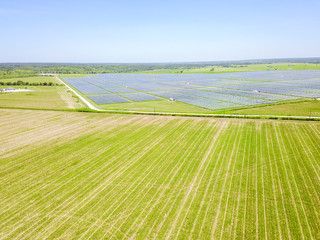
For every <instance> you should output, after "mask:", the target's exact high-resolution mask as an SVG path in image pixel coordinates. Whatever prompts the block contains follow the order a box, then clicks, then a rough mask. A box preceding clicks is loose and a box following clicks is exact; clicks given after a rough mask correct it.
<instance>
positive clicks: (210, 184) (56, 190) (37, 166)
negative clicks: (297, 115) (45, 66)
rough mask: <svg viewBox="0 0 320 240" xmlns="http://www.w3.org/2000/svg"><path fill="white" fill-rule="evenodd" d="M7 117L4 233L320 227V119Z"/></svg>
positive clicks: (2, 160)
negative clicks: (315, 120) (319, 121)
mask: <svg viewBox="0 0 320 240" xmlns="http://www.w3.org/2000/svg"><path fill="white" fill-rule="evenodd" d="M0 120H1V121H0V131H1V138H0V142H1V144H0V186H1V188H0V202H1V205H0V239H103V238H105V239H112V238H116V239H118V238H120V239H127V238H133V239H146V238H147V239H150V238H154V239H319V238H320V234H319V233H320V215H319V214H320V171H319V170H320V123H318V122H303V121H295V122H293V121H272V120H245V119H212V118H187V117H161V116H139V115H111V114H101V113H100V114H98V113H80V112H56V111H32V110H13V109H11V110H9V109H0Z"/></svg>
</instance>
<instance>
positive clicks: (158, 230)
mask: <svg viewBox="0 0 320 240" xmlns="http://www.w3.org/2000/svg"><path fill="white" fill-rule="evenodd" d="M220 124H221V121H219V122H217V126H216V128H219V126H220ZM199 137H200V134H198V135H197V136H196V138H195V141H193V144H192V145H189V147H188V150H187V151H185V154H186V157H184V155H183V156H182V157H183V158H185V159H189V155H190V154H191V153H192V151H191V150H189V149H196V148H199V146H198V145H200V143H201V141H200V140H201V139H198V138H199ZM197 152H198V151H197ZM192 163H193V161H189V162H188V165H187V166H186V168H187V169H188V168H189V167H191V164H192ZM195 166H196V165H195V164H193V165H192V168H191V170H190V171H189V172H188V171H187V170H185V171H183V175H182V176H181V177H180V178H179V181H178V183H177V184H176V186H179V185H181V182H182V181H183V180H184V183H183V185H184V186H186V184H187V180H188V179H189V177H190V174H191V173H192V172H193V169H194V167H195ZM187 173H188V174H187ZM186 174H187V176H185V175H186ZM189 187H190V186H189ZM189 187H188V188H189ZM189 189H190V188H189ZM176 190H177V187H175V188H174V189H173V190H172V192H173V193H174V192H176ZM179 193H180V194H182V192H181V189H180V192H179ZM180 194H177V195H178V196H180ZM170 198H171V197H170ZM176 201H178V198H176V199H174V200H173V201H167V202H166V203H165V204H164V206H163V207H162V209H161V211H160V213H159V214H158V216H157V217H156V220H155V221H153V222H154V223H153V224H152V226H151V227H150V228H149V231H148V233H147V237H148V236H149V235H150V234H151V233H152V231H153V229H154V228H155V226H156V225H157V222H158V221H159V218H160V216H162V215H163V214H164V211H165V209H167V206H168V204H170V208H169V209H168V210H167V211H166V214H165V216H164V217H162V219H161V222H160V223H159V224H158V225H157V226H158V228H157V230H156V233H155V235H154V236H153V237H152V238H158V235H159V233H160V230H161V228H162V226H163V225H164V223H165V221H167V218H168V217H169V213H170V212H171V211H172V209H173V207H174V206H175V203H176Z"/></svg>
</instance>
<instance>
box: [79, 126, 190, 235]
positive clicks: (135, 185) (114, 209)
mask: <svg viewBox="0 0 320 240" xmlns="http://www.w3.org/2000/svg"><path fill="white" fill-rule="evenodd" d="M184 127H187V126H184ZM174 132H176V129H175V128H172V129H171V131H170V132H169V133H168V134H167V135H166V138H165V139H163V142H166V141H167V140H166V139H167V138H169V139H170V138H171V134H172V133H174ZM185 134H186V132H185ZM185 134H184V135H185ZM159 144H160V143H159ZM171 148H174V145H172V147H171ZM162 154H166V152H162ZM162 154H161V155H160V156H158V157H157V159H158V160H159V159H161V158H162ZM165 163H166V162H165V161H163V162H162V166H161V167H163V166H164V165H165ZM151 166H152V167H153V168H151V170H150V172H151V173H152V171H153V170H154V168H158V166H157V165H150V166H149V168H150V167H151ZM161 167H160V168H159V169H161ZM150 172H149V173H148V174H146V175H145V176H144V178H146V177H148V176H149V174H150ZM144 178H143V179H144ZM143 179H142V180H141V179H140V178H138V179H136V180H135V182H133V183H131V184H130V186H131V187H132V186H134V189H133V190H132V191H131V192H130V193H128V194H127V192H128V191H129V190H130V188H128V189H127V190H126V191H125V192H124V193H123V194H122V195H125V196H126V197H125V199H124V200H122V201H121V202H120V203H118V202H117V201H115V202H113V204H112V205H110V206H109V207H108V209H107V210H105V212H104V214H102V215H101V216H100V220H101V219H102V218H103V217H104V216H105V214H107V213H108V211H109V210H110V209H113V210H112V212H111V213H110V214H109V216H110V215H112V214H113V213H114V212H115V211H116V210H117V208H119V207H120V205H121V204H122V203H123V202H124V201H125V200H126V199H127V198H128V197H129V196H130V194H132V193H133V191H134V190H135V189H136V188H138V187H139V186H140V184H142V183H143ZM150 184H151V182H149V183H148V184H147V185H146V186H145V188H148V187H149V185H150ZM145 188H141V190H140V192H145V195H146V194H147V193H148V191H144V189H145ZM136 195H137V196H136V197H140V199H143V196H140V193H139V194H136ZM118 199H120V198H118ZM118 199H117V200H118ZM134 200H135V199H133V200H132V202H135V201H134ZM115 205H116V207H115V208H114V206H115ZM130 206H131V205H129V206H128V207H130ZM106 221H107V219H104V220H102V223H101V224H103V223H105V222H106ZM112 225H113V226H114V225H115V224H114V223H113V224H112ZM93 226H94V224H93V225H92V227H93ZM100 226H101V225H100ZM92 227H91V228H92ZM91 228H89V229H87V231H86V232H85V233H83V235H82V236H81V237H80V239H82V238H83V237H85V235H86V234H87V233H88V232H89V231H90V230H91ZM119 229H120V228H119ZM94 233H95V232H93V233H92V234H91V235H90V236H89V238H90V237H92V235H93V234H94ZM125 235H127V234H125Z"/></svg>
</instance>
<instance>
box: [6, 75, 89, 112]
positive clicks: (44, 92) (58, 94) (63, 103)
mask: <svg viewBox="0 0 320 240" xmlns="http://www.w3.org/2000/svg"><path fill="white" fill-rule="evenodd" d="M0 81H3V82H4V83H7V82H11V83H12V82H17V81H24V82H29V83H44V82H46V83H49V82H52V83H54V84H62V83H61V82H60V81H59V80H58V79H57V78H55V77H47V76H39V77H24V78H9V79H3V80H0ZM7 87H10V88H15V89H20V88H22V89H24V88H25V86H23V85H19V86H13V85H10V86H8V85H4V86H0V89H1V88H7ZM27 88H28V90H31V91H23V92H13V93H8V92H6V93H0V107H2V108H41V109H77V108H85V107H86V106H85V104H83V103H82V102H81V101H80V100H79V99H78V98H77V97H75V96H74V94H73V93H72V92H71V91H69V90H68V89H67V88H66V87H65V86H62V85H60V86H27Z"/></svg>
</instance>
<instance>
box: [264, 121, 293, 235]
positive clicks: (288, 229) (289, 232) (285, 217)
mask: <svg viewBox="0 0 320 240" xmlns="http://www.w3.org/2000/svg"><path fill="white" fill-rule="evenodd" d="M271 126H273V125H271ZM271 126H270V128H271ZM272 137H273V135H272V133H271V129H270V131H269V139H270V141H271V149H272V156H273V157H274V158H276V155H275V146H274V143H273V138H272ZM268 150H269V148H268ZM270 160H271V159H270ZM274 165H275V171H276V176H277V177H276V178H277V180H278V186H279V190H280V196H281V203H282V208H283V213H284V215H285V216H284V219H285V223H286V231H287V234H288V236H287V238H288V239H291V238H292V235H291V231H290V228H289V222H288V216H287V210H286V208H285V201H284V198H283V196H284V193H283V189H282V184H281V181H280V176H279V170H278V164H277V163H275V164H274ZM270 166H272V164H271V163H270ZM271 171H272V170H271ZM272 179H273V178H272ZM277 196H278V195H277V194H276V193H275V203H276V204H277V200H276V197H277ZM278 213H279V212H278V210H277V216H278V223H279V227H280V236H281V238H282V234H281V233H282V231H281V230H283V229H282V228H281V222H280V216H279V215H278ZM283 238H285V239H286V237H283Z"/></svg>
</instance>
